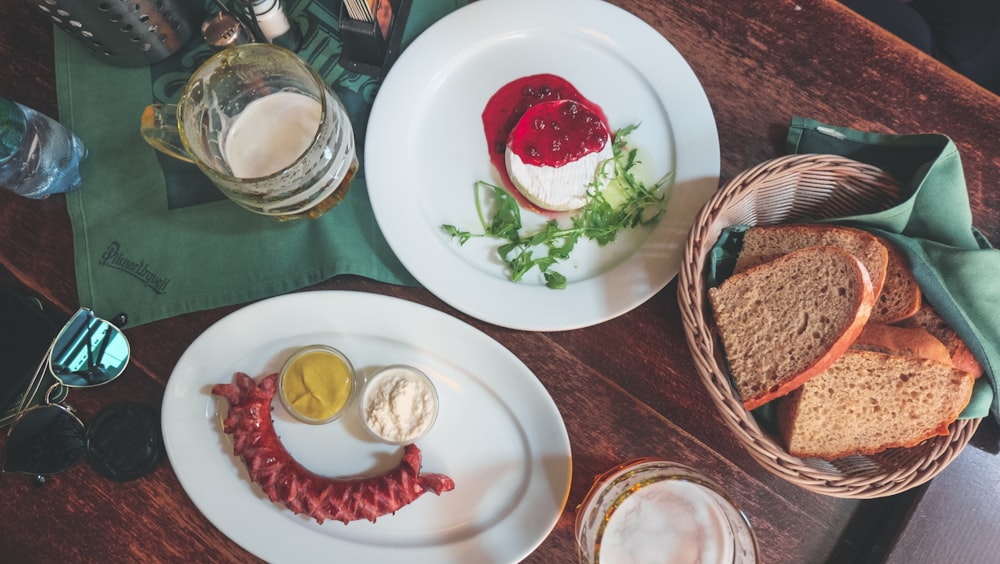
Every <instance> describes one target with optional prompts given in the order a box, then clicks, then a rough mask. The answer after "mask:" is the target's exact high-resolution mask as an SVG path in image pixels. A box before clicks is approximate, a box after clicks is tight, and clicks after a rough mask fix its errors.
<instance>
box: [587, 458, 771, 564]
mask: <svg viewBox="0 0 1000 564" xmlns="http://www.w3.org/2000/svg"><path fill="white" fill-rule="evenodd" d="M637 523H642V526H636V524H637ZM576 543H577V548H578V554H579V560H580V562H581V563H584V564H590V563H593V562H598V561H599V562H600V563H601V564H613V563H615V562H622V561H634V560H633V559H634V558H636V557H639V556H641V555H646V556H650V558H649V559H648V560H649V561H656V562H699V563H704V564H753V563H755V562H757V541H756V539H755V538H754V534H753V530H752V529H751V528H750V521H749V520H748V519H747V517H746V515H744V514H743V512H742V511H740V509H739V508H738V507H737V506H736V503H735V502H733V500H732V499H731V498H730V497H729V495H728V494H726V493H725V492H724V491H723V490H722V488H720V487H719V486H718V485H717V484H716V483H715V482H713V481H711V480H710V479H708V478H707V477H705V476H703V475H701V474H700V473H698V472H696V471H695V470H693V469H691V468H688V467H687V466H684V465H682V464H677V463H675V462H669V461H667V460H661V459H657V458H639V459H636V460H632V461H629V462H626V463H624V464H622V465H620V466H617V467H615V468H612V469H611V470H609V471H608V472H606V473H605V474H603V475H601V476H598V477H597V479H596V480H595V481H594V485H593V487H591V489H590V491H589V492H588V493H587V496H586V497H585V498H584V500H583V502H582V503H581V504H580V506H579V507H577V510H576ZM639 560H640V561H642V559H641V558H640V559H639Z"/></svg>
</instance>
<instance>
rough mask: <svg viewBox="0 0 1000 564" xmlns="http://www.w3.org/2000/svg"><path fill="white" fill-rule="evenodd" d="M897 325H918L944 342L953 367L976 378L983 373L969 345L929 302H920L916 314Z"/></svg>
mask: <svg viewBox="0 0 1000 564" xmlns="http://www.w3.org/2000/svg"><path fill="white" fill-rule="evenodd" d="M898 325H900V326H901V327H919V328H921V329H924V330H925V331H927V332H928V333H930V334H931V335H934V336H935V337H937V338H938V339H939V340H940V341H941V342H942V343H944V346H945V348H947V349H948V354H949V355H950V356H951V362H952V364H954V365H955V368H958V369H959V370H964V371H965V372H968V373H970V374H972V375H973V376H975V377H976V378H979V377H980V376H982V375H983V366H982V365H981V364H979V361H978V360H976V357H975V356H973V354H972V351H971V350H969V346H968V345H966V344H965V341H963V340H962V338H961V337H959V336H958V333H956V332H955V330H954V329H952V328H951V326H950V325H948V322H947V321H945V320H944V319H942V318H941V316H940V315H939V314H938V312H936V311H934V308H933V307H931V306H930V305H929V304H927V303H924V304H921V306H920V309H919V310H918V311H917V313H916V314H914V315H912V316H910V317H908V318H906V319H905V320H903V321H901V322H899V323H898Z"/></svg>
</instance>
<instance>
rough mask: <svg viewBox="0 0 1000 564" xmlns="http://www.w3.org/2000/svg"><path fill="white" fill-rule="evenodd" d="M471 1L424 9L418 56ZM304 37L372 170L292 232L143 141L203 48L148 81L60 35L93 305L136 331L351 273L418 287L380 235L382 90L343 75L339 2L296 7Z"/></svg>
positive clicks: (427, 3) (83, 289) (81, 256)
mask: <svg viewBox="0 0 1000 564" xmlns="http://www.w3.org/2000/svg"><path fill="white" fill-rule="evenodd" d="M465 3H466V2H465V1H464V0H420V1H419V2H413V4H412V8H411V11H410V14H409V17H408V19H407V25H406V28H405V33H404V36H403V45H404V46H405V45H407V44H408V43H409V42H410V41H412V40H413V38H414V37H416V35H417V34H419V33H420V32H421V31H423V30H424V29H426V28H427V27H428V26H429V25H430V24H431V23H433V22H434V21H436V20H438V19H439V18H441V17H443V16H444V15H446V14H448V13H449V12H451V11H453V10H455V9H457V8H459V7H461V6H463V5H464V4H465ZM284 5H285V12H286V14H287V15H288V17H289V19H290V20H291V21H292V22H294V24H295V25H297V26H298V27H299V28H300V29H301V30H302V31H303V41H302V48H301V49H300V50H299V55H300V56H301V57H302V58H304V59H305V60H306V61H308V62H309V63H310V64H311V65H312V66H313V68H315V69H316V70H317V72H319V73H320V75H321V76H323V77H324V79H326V81H327V83H328V84H330V85H331V86H332V87H333V90H334V91H335V92H336V93H337V95H338V96H339V97H340V98H341V99H342V101H343V102H344V105H345V106H346V107H347V108H348V113H349V114H350V116H351V120H352V125H353V126H354V131H355V137H356V140H357V143H358V155H359V157H361V158H362V163H361V164H362V166H361V170H360V172H359V175H358V177H357V178H356V179H355V180H354V182H353V183H352V185H351V187H350V191H349V192H348V195H347V197H346V199H345V200H344V201H343V202H341V203H340V204H339V205H338V206H337V207H336V208H334V209H333V210H331V211H330V212H328V213H327V214H325V215H324V216H323V217H321V218H320V219H319V220H316V221H309V220H297V221H290V222H284V223H279V222H277V221H274V220H271V219H268V218H266V217H262V216H258V215H256V214H253V213H251V212H249V211H246V210H244V209H242V208H239V207H238V206H236V204H234V203H232V202H230V201H229V200H227V199H225V198H224V197H223V196H222V194H221V193H220V192H219V191H218V190H217V189H215V188H214V186H212V185H211V184H210V183H209V182H208V180H207V178H206V177H205V176H204V175H203V174H201V173H200V171H198V169H197V168H195V167H194V165H190V164H187V163H182V162H181V161H177V160H175V159H171V158H170V157H167V156H164V155H161V154H159V153H157V152H156V151H154V150H153V149H152V148H151V147H150V146H148V145H147V144H146V143H145V142H144V141H143V140H142V138H141V136H140V135H139V118H140V116H141V115H142V111H143V109H144V108H145V107H146V106H147V105H148V104H150V103H153V102H176V101H177V99H178V98H179V96H180V93H181V90H182V89H183V86H184V83H185V82H186V81H187V77H188V76H190V74H191V72H192V71H193V70H194V69H195V68H197V67H198V65H200V64H201V63H202V62H203V61H204V60H205V59H207V58H208V57H209V56H211V55H212V54H213V51H212V50H211V49H210V48H209V47H208V46H207V45H205V43H204V41H202V40H201V39H200V38H194V39H192V40H191V41H189V42H188V44H187V45H186V46H185V48H184V49H182V50H181V51H180V52H178V53H175V54H174V55H173V56H171V57H170V58H168V59H166V60H165V61H162V62H159V63H156V64H154V65H151V66H149V67H143V68H137V69H135V68H132V69H127V68H118V67H114V66H111V65H108V64H106V63H103V62H101V61H100V60H99V59H98V58H96V57H94V56H93V55H91V54H90V53H88V52H87V51H86V50H85V48H84V46H83V45H82V44H81V43H79V42H77V41H75V40H73V39H72V38H70V37H69V36H68V35H67V34H65V33H62V32H61V31H58V30H57V31H56V33H55V53H56V57H55V58H56V84H57V89H58V100H59V110H60V118H61V121H62V122H63V123H64V124H66V125H67V126H69V127H70V128H71V129H72V130H73V131H74V132H75V133H76V134H77V135H78V136H79V137H80V138H81V139H82V140H83V142H84V144H85V145H86V146H87V149H88V152H89V154H88V157H87V158H86V159H85V160H84V161H83V165H82V168H81V173H82V176H83V186H82V188H81V189H80V190H79V191H77V192H75V193H72V194H68V195H67V199H66V202H67V206H68V208H69V214H70V219H71V222H72V225H73V245H74V255H75V267H76V278H77V286H78V290H79V295H80V303H81V304H82V305H86V306H89V307H91V308H92V309H94V310H95V312H97V313H98V315H102V316H105V317H107V316H113V315H116V314H118V313H120V312H124V313H126V314H127V315H128V319H129V326H135V325H138V324H142V323H147V322H150V321H155V320H157V319H163V318H166V317H170V316H174V315H179V314H182V313H187V312H190V311H196V310H201V309H210V308H214V307H220V306H224V305H231V304H235V303H242V302H247V301H251V300H256V299H261V298H266V297H270V296H274V295H277V294H282V293H286V292H291V291H294V290H297V289H300V288H302V287H305V286H308V285H311V284H315V283H318V282H322V281H324V280H326V279H329V278H331V277H333V276H336V275H338V274H357V275H361V276H365V277H368V278H371V279H374V280H379V281H383V282H387V283H390V284H403V285H416V284H417V282H416V280H415V279H414V278H413V277H412V276H411V275H410V274H409V273H408V272H407V271H406V270H405V268H403V266H402V264H401V263H400V262H399V260H398V259H397V258H396V257H395V255H393V253H392V251H391V250H390V249H389V246H388V244H387V243H386V242H385V239H384V238H383V236H382V233H381V231H380V230H379V228H378V225H377V223H376V222H375V217H374V215H373V212H372V209H371V204H370V203H369V200H368V192H367V187H366V185H365V181H364V161H363V155H364V152H363V147H364V133H365V129H366V127H367V122H368V114H369V112H370V110H371V103H372V101H373V100H374V97H375V93H376V92H377V91H378V87H379V80H377V79H375V78H372V77H369V76H366V75H360V74H357V73H354V72H350V71H346V70H345V69H344V68H343V67H342V66H341V65H340V64H339V57H340V53H341V44H340V40H339V25H338V12H339V9H340V5H341V3H340V2H339V0H285V2H284Z"/></svg>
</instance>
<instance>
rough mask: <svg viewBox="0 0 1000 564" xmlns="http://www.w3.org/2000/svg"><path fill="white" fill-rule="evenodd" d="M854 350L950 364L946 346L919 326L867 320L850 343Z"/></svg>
mask: <svg viewBox="0 0 1000 564" xmlns="http://www.w3.org/2000/svg"><path fill="white" fill-rule="evenodd" d="M851 348H852V349H854V350H862V351H875V352H883V353H888V354H900V355H903V356H915V357H917V358H926V359H930V360H936V361H938V362H940V363H942V364H952V362H951V355H950V354H949V353H948V348H947V347H945V346H944V343H942V342H941V341H940V340H938V338H937V337H935V336H934V335H931V334H930V333H928V332H927V331H925V330H923V329H921V328H919V327H895V326H892V325H882V324H879V323H872V322H871V320H869V321H868V325H865V328H864V329H863V330H862V331H861V334H860V335H858V338H857V339H855V340H854V343H853V344H851Z"/></svg>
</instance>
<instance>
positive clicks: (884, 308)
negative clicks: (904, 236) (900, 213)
mask: <svg viewBox="0 0 1000 564" xmlns="http://www.w3.org/2000/svg"><path fill="white" fill-rule="evenodd" d="M878 240H879V241H881V242H882V244H883V245H885V248H886V250H887V251H888V252H889V262H888V265H887V266H886V274H885V284H884V285H883V286H882V292H881V293H880V294H879V296H878V301H877V302H876V303H875V309H873V310H872V321H874V322H875V323H893V322H896V321H900V320H903V319H906V318H908V317H910V316H912V315H914V314H916V313H917V310H919V309H920V301H921V293H920V286H918V285H917V279H916V278H914V277H913V272H912V271H911V270H910V262H909V261H908V260H907V259H906V257H905V256H903V253H901V252H899V250H898V249H897V248H896V247H895V246H893V245H892V243H890V242H888V241H886V240H885V239H882V238H881V237H878Z"/></svg>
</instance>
